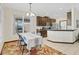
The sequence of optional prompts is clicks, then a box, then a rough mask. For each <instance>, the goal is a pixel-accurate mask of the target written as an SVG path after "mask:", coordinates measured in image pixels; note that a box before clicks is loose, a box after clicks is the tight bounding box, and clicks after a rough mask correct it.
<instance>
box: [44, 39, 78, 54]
mask: <svg viewBox="0 0 79 59" xmlns="http://www.w3.org/2000/svg"><path fill="white" fill-rule="evenodd" d="M43 43H44V44H47V45H48V46H50V47H52V48H55V49H57V50H59V51H60V52H62V53H64V54H67V55H79V42H75V43H74V44H64V43H53V42H49V41H48V40H47V38H45V39H43Z"/></svg>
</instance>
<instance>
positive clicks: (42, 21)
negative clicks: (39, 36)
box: [37, 16, 56, 26]
mask: <svg viewBox="0 0 79 59" xmlns="http://www.w3.org/2000/svg"><path fill="white" fill-rule="evenodd" d="M55 22H56V19H51V18H49V17H48V16H44V17H41V16H37V26H52V23H55Z"/></svg>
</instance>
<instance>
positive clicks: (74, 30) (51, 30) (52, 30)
mask: <svg viewBox="0 0 79 59" xmlns="http://www.w3.org/2000/svg"><path fill="white" fill-rule="evenodd" d="M75 30H76V29H71V30H68V29H67V30H63V29H62V30H52V29H47V31H75Z"/></svg>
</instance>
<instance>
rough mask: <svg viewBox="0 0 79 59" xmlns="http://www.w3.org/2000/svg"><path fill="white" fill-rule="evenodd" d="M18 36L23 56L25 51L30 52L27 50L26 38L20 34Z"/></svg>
mask: <svg viewBox="0 0 79 59" xmlns="http://www.w3.org/2000/svg"><path fill="white" fill-rule="evenodd" d="M17 34H18V36H19V41H18V43H19V47H20V50H21V51H22V54H23V53H24V50H26V51H28V50H27V48H26V47H27V43H26V42H25V41H24V40H25V39H26V38H25V37H22V36H21V35H20V34H19V33H17Z"/></svg>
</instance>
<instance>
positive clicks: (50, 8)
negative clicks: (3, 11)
mask: <svg viewBox="0 0 79 59" xmlns="http://www.w3.org/2000/svg"><path fill="white" fill-rule="evenodd" d="M2 6H5V7H9V8H12V9H15V10H21V11H28V9H29V4H28V3H3V4H2ZM72 8H76V9H78V10H79V4H78V3H33V4H32V11H33V12H34V13H36V14H37V15H42V16H50V17H54V18H60V17H65V16H66V12H67V11H70V10H71V9H72Z"/></svg>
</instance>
